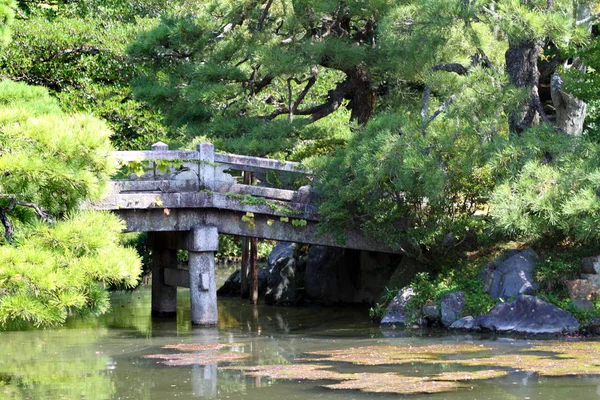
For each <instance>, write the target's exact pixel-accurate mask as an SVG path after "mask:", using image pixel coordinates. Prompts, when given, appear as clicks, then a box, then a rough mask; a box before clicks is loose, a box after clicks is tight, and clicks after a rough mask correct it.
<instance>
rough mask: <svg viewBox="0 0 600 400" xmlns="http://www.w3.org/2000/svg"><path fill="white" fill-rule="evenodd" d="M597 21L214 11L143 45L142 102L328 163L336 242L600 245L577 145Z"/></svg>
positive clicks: (139, 51) (342, 9)
mask: <svg viewBox="0 0 600 400" xmlns="http://www.w3.org/2000/svg"><path fill="white" fill-rule="evenodd" d="M599 11H600V10H599V9H598V4H597V2H594V1H584V0H581V1H580V0H576V1H573V0H555V1H546V0H543V1H542V0H528V1H524V0H523V1H521V0H497V1H496V0H472V1H464V0H450V1H448V0H443V1H442V0H424V1H404V2H400V3H399V2H394V1H385V0H381V1H373V2H362V1H311V0H300V1H285V0H282V1H276V0H266V1H235V2H233V1H231V2H229V1H221V2H211V1H207V2H204V3H203V4H202V5H201V6H200V7H199V9H198V10H196V12H195V13H191V14H186V15H171V16H166V17H163V18H162V20H161V23H160V24H159V25H158V26H156V27H155V28H154V29H151V30H149V31H146V32H143V33H142V34H140V35H139V36H138V38H137V40H136V41H135V43H133V44H132V45H131V46H130V48H129V54H130V55H131V56H132V57H133V58H134V59H135V60H136V61H138V62H140V63H142V64H143V66H144V68H145V73H144V74H143V75H141V76H140V77H138V78H137V79H136V80H135V81H134V85H133V90H134V94H135V95H136V96H137V98H139V99H141V100H143V101H145V102H147V103H148V104H151V105H152V106H153V107H156V108H158V109H160V110H161V111H162V112H163V114H164V115H165V118H166V121H167V122H168V123H169V124H172V125H173V126H177V127H179V131H178V133H179V134H180V135H183V136H185V135H189V136H191V137H197V136H205V137H208V138H209V139H210V140H212V141H214V142H215V144H216V145H217V146H218V147H220V148H222V149H224V150H228V151H238V152H244V153H251V154H270V155H275V156H278V157H286V158H292V159H306V158H307V157H309V158H310V157H311V156H313V155H315V154H325V153H333V154H334V156H333V157H327V158H324V159H320V161H319V160H316V159H315V158H314V157H313V163H314V165H315V166H316V167H317V170H318V171H320V185H321V187H320V188H321V193H322V201H323V203H322V206H321V212H322V213H323V215H325V216H326V219H327V226H328V229H330V230H334V231H336V230H338V231H342V230H343V229H345V228H346V227H347V226H348V225H353V226H356V227H359V228H361V229H363V230H365V231H367V232H369V233H370V234H372V235H374V236H377V237H380V238H381V239H382V240H386V241H388V242H390V244H391V245H393V243H394V242H396V243H397V242H398V241H399V239H400V238H406V237H408V238H409V239H410V240H412V242H413V243H414V244H415V248H416V249H417V252H418V251H419V249H420V248H421V246H425V247H427V246H435V245H436V243H437V244H440V243H441V239H440V238H442V239H443V238H444V237H445V236H446V234H448V233H449V232H450V233H453V234H454V235H455V236H457V237H460V238H461V239H464V238H465V237H466V234H467V232H479V233H483V232H484V231H486V232H490V231H495V230H496V229H497V230H499V231H501V232H504V233H505V234H508V235H514V236H519V235H523V236H528V237H540V236H543V235H550V236H564V235H566V236H571V235H572V236H574V237H577V238H579V239H581V240H582V241H588V240H595V239H594V238H596V237H597V235H596V233H590V231H586V230H585V228H584V225H587V224H589V223H591V221H592V220H594V219H595V218H597V217H598V215H597V209H598V208H597V205H596V204H595V203H594V202H593V201H592V200H593V199H592V198H590V197H589V193H592V192H593V191H594V190H596V188H597V187H600V183H599V184H597V183H596V180H595V176H596V175H595V174H596V172H595V171H597V165H596V162H595V161H594V159H595V158H594V157H593V158H592V159H590V156H591V154H595V153H594V151H595V150H593V149H594V148H595V147H594V145H592V144H590V142H589V139H590V136H589V134H588V135H585V136H583V137H575V136H579V135H581V134H582V133H583V131H584V128H585V126H586V125H585V121H586V115H587V114H586V111H587V109H586V104H585V103H584V102H583V101H581V100H580V99H577V98H576V97H574V95H572V94H571V93H569V92H567V91H566V90H568V87H569V85H570V81H572V80H573V79H575V78H573V77H572V76H571V74H569V73H567V72H568V71H569V70H570V69H573V68H576V67H577V66H578V65H581V64H582V63H581V62H580V61H578V57H579V54H583V53H584V51H583V50H582V49H584V48H585V47H587V46H588V45H589V43H590V40H591V39H592V38H593V32H594V31H593V30H592V29H591V28H593V26H594V25H595V24H596V23H597V21H598V16H599ZM577 69H578V70H579V71H583V72H585V73H591V75H589V76H586V77H584V78H581V77H579V78H578V79H590V76H595V75H594V73H595V70H594V69H593V68H591V69H590V70H589V71H585V69H582V68H577ZM591 79H593V78H591ZM564 80H567V83H566V85H563V81H564ZM588 121H589V118H588ZM587 126H589V125H587ZM586 133H589V129H588V131H586ZM590 151H591V152H592V153H590ZM583 171H585V172H583ZM580 173H583V176H586V177H587V178H584V179H583V180H582V179H579V180H573V177H574V176H577V175H573V174H580ZM590 174H591V175H590ZM559 177H560V178H559ZM533 182H546V184H544V185H542V186H539V185H536V184H533ZM548 182H550V183H548ZM510 193H512V197H510V196H507V194H510ZM569 193H571V194H573V193H576V194H577V195H575V196H570V195H569ZM567 197H570V199H569V200H568V201H567ZM516 205H518V206H516ZM482 215H484V217H481V216H482ZM574 215H577V218H575V217H574ZM584 221H585V222H584ZM489 222H492V224H491V225H492V226H493V229H491V230H488V229H487V228H486V229H484V225H485V224H486V223H489ZM592 232H596V231H595V230H593V231H592ZM458 242H459V243H461V241H460V240H459V241H458Z"/></svg>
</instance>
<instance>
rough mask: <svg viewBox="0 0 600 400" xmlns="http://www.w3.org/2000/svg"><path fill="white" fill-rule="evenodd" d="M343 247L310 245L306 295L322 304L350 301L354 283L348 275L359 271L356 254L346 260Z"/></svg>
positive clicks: (305, 277) (305, 281) (354, 287)
mask: <svg viewBox="0 0 600 400" xmlns="http://www.w3.org/2000/svg"><path fill="white" fill-rule="evenodd" d="M345 256H346V254H345V251H344V250H343V249H337V248H331V247H323V246H311V247H310V249H309V251H308V260H307V262H306V274H305V276H304V284H305V288H306V296H307V297H308V298H309V299H311V300H312V301H316V302H319V303H322V304H326V305H332V304H337V303H352V302H353V300H354V292H355V291H356V286H355V285H354V283H353V282H352V279H351V276H352V275H353V276H354V277H356V276H357V275H358V272H359V270H360V262H359V257H354V258H353V259H348V257H345Z"/></svg>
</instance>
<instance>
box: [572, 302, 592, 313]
mask: <svg viewBox="0 0 600 400" xmlns="http://www.w3.org/2000/svg"><path fill="white" fill-rule="evenodd" d="M573 305H574V306H575V307H576V308H577V309H578V310H581V311H593V310H594V308H595V306H594V303H593V302H591V301H590V300H585V299H575V300H573Z"/></svg>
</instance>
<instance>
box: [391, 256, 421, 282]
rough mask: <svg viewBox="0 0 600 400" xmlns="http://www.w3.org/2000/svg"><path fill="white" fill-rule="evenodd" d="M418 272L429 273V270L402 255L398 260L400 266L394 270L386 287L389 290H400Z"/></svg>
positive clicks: (416, 261)
mask: <svg viewBox="0 0 600 400" xmlns="http://www.w3.org/2000/svg"><path fill="white" fill-rule="evenodd" d="M419 272H427V273H430V272H431V269H430V268H429V267H427V266H426V265H423V264H422V263H421V262H419V261H418V260H415V259H414V258H412V257H409V256H407V255H404V256H402V259H401V260H400V265H398V267H397V268H396V269H395V270H394V272H393V274H392V276H391V277H390V279H389V281H388V282H387V284H386V286H387V287H389V288H402V287H405V286H408V285H410V283H411V281H412V279H413V278H414V277H415V275H416V274H418V273H419Z"/></svg>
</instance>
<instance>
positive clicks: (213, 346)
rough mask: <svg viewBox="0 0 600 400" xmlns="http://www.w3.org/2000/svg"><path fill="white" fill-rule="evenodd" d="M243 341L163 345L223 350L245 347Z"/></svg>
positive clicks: (169, 347) (183, 348)
mask: <svg viewBox="0 0 600 400" xmlns="http://www.w3.org/2000/svg"><path fill="white" fill-rule="evenodd" d="M245 346H246V345H245V344H243V343H214V344H199V343H179V344H168V345H166V346H163V349H174V350H179V351H210V350H221V349H223V348H232V347H245Z"/></svg>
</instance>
